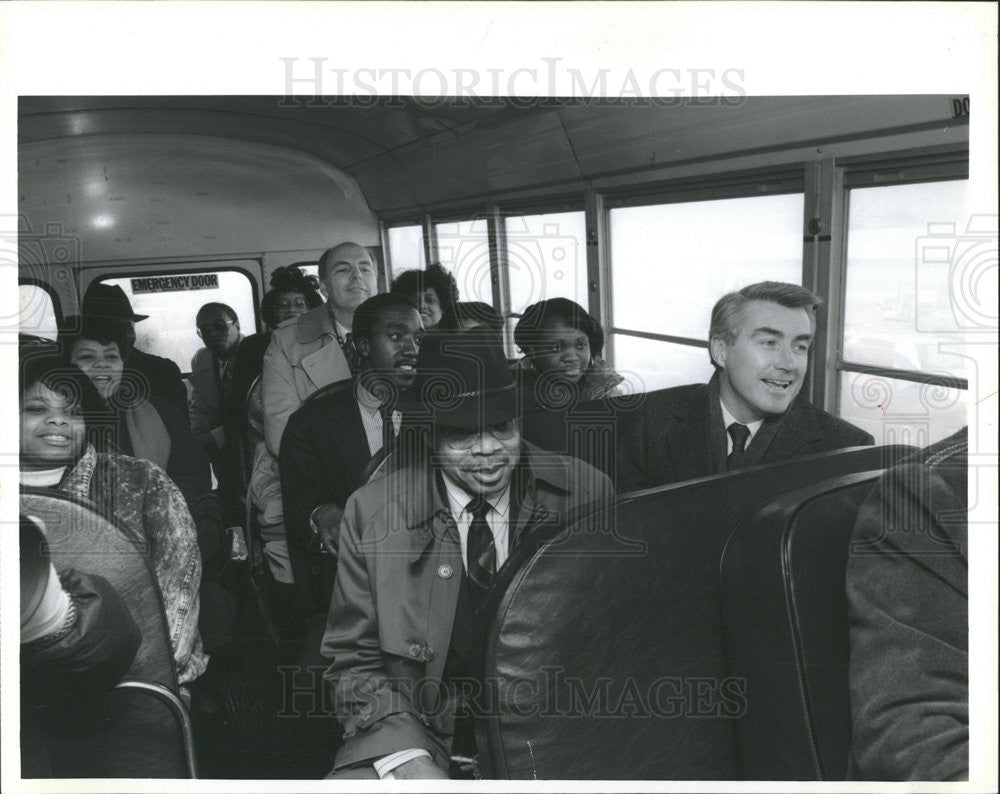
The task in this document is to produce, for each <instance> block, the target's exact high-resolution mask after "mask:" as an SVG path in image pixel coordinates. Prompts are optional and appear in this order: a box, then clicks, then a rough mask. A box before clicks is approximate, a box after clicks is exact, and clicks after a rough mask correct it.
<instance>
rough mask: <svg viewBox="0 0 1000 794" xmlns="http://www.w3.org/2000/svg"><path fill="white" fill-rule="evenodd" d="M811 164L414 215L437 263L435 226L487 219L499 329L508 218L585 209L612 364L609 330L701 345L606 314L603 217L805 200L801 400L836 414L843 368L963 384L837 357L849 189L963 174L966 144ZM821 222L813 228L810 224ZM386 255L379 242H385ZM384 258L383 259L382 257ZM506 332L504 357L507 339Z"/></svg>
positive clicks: (592, 300) (389, 219)
mask: <svg viewBox="0 0 1000 794" xmlns="http://www.w3.org/2000/svg"><path fill="white" fill-rule="evenodd" d="M816 154H817V157H816V158H815V159H813V160H800V161H795V162H789V163H783V164H780V165H775V166H766V167H762V168H751V169H739V168H737V169H733V170H721V171H718V172H715V173H711V174H703V175H698V176H684V177H676V178H673V179H656V180H650V181H645V182H643V181H639V182H632V183H629V184H621V183H618V184H615V181H614V180H613V181H612V182H611V184H607V183H606V179H605V178H601V179H599V180H597V181H596V182H592V183H589V184H587V185H585V186H584V187H583V189H582V190H572V191H566V190H562V191H558V192H553V193H551V194H539V193H538V192H536V191H535V190H532V194H531V195H530V196H524V197H523V198H520V199H519V198H517V196H516V195H515V196H513V197H510V196H506V197H496V198H491V199H490V200H489V201H488V203H487V204H486V205H485V206H484V204H483V203H479V202H477V203H475V204H465V205H461V206H456V205H450V206H446V207H442V208H440V209H435V208H432V207H431V208H427V209H426V211H425V212H424V214H423V215H422V216H421V217H420V222H421V223H422V225H423V230H424V247H425V257H426V261H427V262H436V261H439V260H438V258H437V235H436V231H435V227H436V225H437V224H441V223H454V222H461V221H468V220H480V219H485V220H486V221H487V230H488V234H489V244H490V258H491V269H493V272H492V273H491V275H492V277H493V281H494V283H493V292H494V308H496V309H497V311H498V313H499V314H500V316H501V318H502V320H503V321H504V328H505V329H506V328H507V326H508V325H509V320H510V318H512V317H516V316H518V315H516V314H514V313H512V312H511V311H510V305H509V289H506V290H505V289H504V285H505V284H507V281H506V279H507V278H508V273H507V269H506V257H507V253H508V252H507V250H506V238H505V235H504V230H503V221H504V219H505V218H506V217H509V216H517V215H527V214H538V213H545V212H560V211H562V212H573V211H579V210H580V209H581V207H582V209H583V211H584V212H585V229H586V237H587V239H586V244H587V253H586V255H587V277H588V296H589V305H588V307H587V308H588V311H590V313H591V314H592V315H594V316H595V317H597V318H598V319H599V320H600V321H601V325H602V326H603V328H604V329H605V335H606V343H605V358H606V360H607V361H608V362H609V364H610V365H611V366H614V363H615V356H614V340H615V336H616V335H617V334H622V335H624V336H633V337H637V338H643V339H650V340H652V341H659V342H664V343H668V344H681V345H687V346H690V347H698V348H702V349H707V347H708V341H707V339H694V338H687V337H679V336H672V335H669V334H659V333H654V332H647V331H642V330H640V329H634V328H627V327H621V326H619V325H618V324H616V323H615V321H614V317H613V312H612V296H613V290H614V278H613V273H612V262H611V251H610V226H609V224H610V212H609V210H611V209H617V208H620V207H635V206H650V205H656V204H674V203H695V202H698V201H712V200H721V199H729V198H754V197H760V196H775V195H791V194H795V193H802V194H803V198H804V201H803V218H802V282H801V283H802V284H803V286H805V287H806V288H807V289H811V290H812V291H814V292H815V293H816V294H817V295H819V297H820V298H822V300H823V305H822V306H821V307H820V309H819V311H818V313H817V326H816V338H815V340H814V344H813V349H812V351H811V353H810V373H811V374H810V377H809V378H808V379H807V382H806V384H805V385H804V387H803V392H804V393H805V394H806V396H807V398H808V399H810V400H812V401H813V402H815V403H818V404H821V405H822V407H824V408H825V409H826V410H827V411H829V412H831V413H833V414H834V415H837V413H838V406H839V400H840V380H841V377H840V375H841V373H842V372H859V373H865V374H875V375H883V376H886V377H893V378H898V379H902V380H911V381H914V382H919V383H929V384H936V385H943V386H952V387H957V388H964V389H967V388H968V384H967V382H966V381H964V380H963V379H961V378H951V377H944V376H940V375H933V374H931V373H925V372H918V371H912V370H901V369H893V368H891V367H880V366H872V365H867V364H863V363H861V362H852V361H848V360H845V359H844V358H843V355H842V350H843V339H844V317H845V311H846V303H845V301H846V295H845V285H846V278H847V261H846V260H847V234H848V228H847V219H848V215H847V210H848V196H849V191H850V190H851V189H852V188H855V187H871V186H878V185H890V184H908V183H922V182H934V181H947V180H954V179H968V178H969V148H968V145H967V144H958V145H956V144H942V145H940V146H925V147H919V148H914V149H909V150H905V151H886V152H869V153H865V154H862V155H849V156H837V155H835V154H829V155H824V154H823V152H822V150H817V152H816ZM380 222H381V223H383V224H384V226H385V227H389V226H396V225H415V224H416V222H417V216H416V215H415V214H413V213H412V211H411V212H409V213H407V214H405V215H404V214H399V215H392V214H387V215H385V216H383V217H382V218H380ZM816 222H819V226H818V229H819V230H818V231H816V233H812V232H813V229H811V228H810V227H812V226H813V225H814V224H815V223H816ZM383 250H384V251H386V252H387V250H388V247H387V245H384V246H383ZM386 256H387V254H386ZM509 336H510V334H508V333H505V347H506V349H507V352H508V354H511V353H512V352H513V350H514V348H513V340H512V339H508V338H507V337H509Z"/></svg>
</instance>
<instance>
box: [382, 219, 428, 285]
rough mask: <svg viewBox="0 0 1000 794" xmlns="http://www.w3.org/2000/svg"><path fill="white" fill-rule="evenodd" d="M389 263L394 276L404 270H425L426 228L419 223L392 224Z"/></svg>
mask: <svg viewBox="0 0 1000 794" xmlns="http://www.w3.org/2000/svg"><path fill="white" fill-rule="evenodd" d="M386 231H387V233H388V237H389V265H390V267H391V268H392V271H391V272H392V275H393V277H395V276H398V275H399V274H400V273H402V272H403V271H404V270H423V269H424V266H425V262H424V229H423V227H422V226H420V225H419V224H417V225H415V226H390V227H389V228H388V229H387V230H386Z"/></svg>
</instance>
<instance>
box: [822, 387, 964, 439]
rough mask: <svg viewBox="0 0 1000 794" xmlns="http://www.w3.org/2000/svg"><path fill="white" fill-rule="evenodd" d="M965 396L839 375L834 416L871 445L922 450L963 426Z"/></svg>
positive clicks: (940, 389) (960, 392) (952, 391)
mask: <svg viewBox="0 0 1000 794" xmlns="http://www.w3.org/2000/svg"><path fill="white" fill-rule="evenodd" d="M965 397H966V391H965V390H964V389H949V388H946V387H944V386H932V385H929V384H926V383H914V382H913V381H907V380H898V379H896V378H889V377H886V376H883V375H867V374H863V373H860V372H842V373H840V406H839V411H838V413H839V415H840V416H841V417H842V418H843V419H846V420H847V421H848V422H850V423H851V424H853V425H857V426H858V427H860V428H862V429H863V430H866V431H868V432H869V433H871V434H872V435H873V436H874V437H875V443H876V444H880V445H881V444H911V445H913V446H918V447H925V446H927V445H928V444H933V443H935V442H937V441H940V440H941V439H943V438H947V437H948V436H950V435H951V434H952V433H955V432H956V431H958V430H960V429H961V428H962V427H964V426H965V424H966V421H967V420H966V416H967V414H966V406H965Z"/></svg>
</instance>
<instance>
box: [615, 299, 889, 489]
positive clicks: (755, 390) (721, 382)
mask: <svg viewBox="0 0 1000 794" xmlns="http://www.w3.org/2000/svg"><path fill="white" fill-rule="evenodd" d="M820 303H821V300H820V298H819V297H818V296H816V295H814V294H813V293H812V292H810V291H809V290H807V289H805V288H804V287H800V286H798V285H796V284H786V283H782V282H778V281H762V282H759V283H757V284H751V285H749V286H747V287H744V288H743V289H741V290H739V291H738V292H731V293H729V294H727V295H724V296H723V297H722V298H720V299H719V301H718V302H717V303H716V304H715V307H714V308H713V309H712V320H711V326H710V328H709V343H708V344H709V355H710V356H711V359H712V364H713V366H714V367H715V374H714V375H713V376H712V379H711V380H710V381H709V382H708V383H703V384H692V385H690V386H678V387H676V388H672V389H663V390H661V391H656V392H651V393H649V394H647V395H645V398H644V402H643V404H642V406H641V407H640V408H639V409H638V410H636V411H633V412H629V413H626V414H624V415H623V416H622V418H621V421H620V422H619V424H618V428H617V439H616V447H617V456H618V459H617V463H618V465H617V472H618V491H619V492H620V493H621V492H627V491H635V490H640V489H642V488H652V487H654V486H657V485H666V484H668V483H673V482H680V481H682V480H691V479H696V478H698V477H707V476H709V475H712V474H719V473H722V472H726V471H732V470H734V469H739V468H745V467H747V466H755V465H757V464H761V463H774V462H777V461H781V460H788V459H791V458H797V457H801V456H803V455H810V454H814V453H817V452H825V451H828V450H833V449H840V448H843V447H853V446H864V445H869V444H873V443H874V442H875V440H874V438H872V436H871V435H870V434H868V433H866V432H864V431H863V430H860V429H859V428H857V427H855V426H854V425H851V424H849V423H848V422H845V421H844V420H842V419H838V418H837V417H835V416H832V415H831V414H829V413H827V412H826V411H823V410H821V409H820V408H817V407H816V406H814V405H813V404H812V403H810V402H809V401H808V400H807V399H805V398H804V397H801V396H800V395H799V391H800V390H801V389H802V384H803V382H804V381H805V376H806V371H807V368H808V364H809V350H810V347H811V346H812V341H813V337H814V335H815V332H816V310H817V309H818V308H819V306H820Z"/></svg>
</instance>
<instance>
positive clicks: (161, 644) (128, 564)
mask: <svg viewBox="0 0 1000 794" xmlns="http://www.w3.org/2000/svg"><path fill="white" fill-rule="evenodd" d="M21 512H22V513H23V514H25V515H31V516H35V517H37V518H39V519H41V521H42V522H43V523H44V525H45V535H46V541H47V544H48V555H49V557H50V559H51V560H52V563H53V564H54V565H55V566H56V568H57V569H60V570H61V569H64V568H74V569H76V570H79V571H83V572H86V573H91V574H96V575H98V576H101V577H103V578H104V579H106V580H107V581H108V583H109V584H110V585H111V586H112V587H114V589H115V590H116V591H117V593H118V595H119V596H120V597H121V599H122V601H123V602H124V603H125V604H126V605H127V606H128V608H129V612H131V614H132V618H133V620H134V621H135V623H136V625H137V626H138V627H139V630H140V631H141V632H142V642H141V644H140V646H139V649H138V651H137V652H136V655H135V659H134V660H133V662H132V665H131V667H130V668H129V670H128V673H127V674H126V677H125V680H124V681H123V682H122V683H121V684H119V686H118V687H116V689H115V690H114V691H112V693H111V695H110V696H109V697H108V699H107V702H106V704H105V706H106V709H105V712H104V714H103V715H101V716H100V718H99V720H98V722H97V723H96V724H95V725H93V726H83V727H85V728H90V729H92V730H91V732H90V733H88V734H87V736H88V740H89V741H88V743H87V745H86V746H85V747H83V746H81V747H79V748H77V749H78V751H79V759H77V761H78V764H79V769H78V772H79V773H78V774H76V775H74V776H78V777H166V778H173V777H181V778H183V777H196V774H195V772H196V770H195V760H194V742H193V737H192V734H191V723H190V718H189V714H188V710H187V707H186V706H185V705H184V702H183V701H182V700H181V699H180V697H179V688H178V683H177V672H176V668H175V665H174V658H173V650H172V648H171V645H170V633H169V628H168V626H167V621H166V615H165V613H164V610H163V601H162V597H161V595H160V588H159V585H158V583H157V581H156V575H155V574H154V572H153V570H152V567H151V566H150V564H149V562H148V560H147V559H146V557H145V555H144V554H143V553H142V552H141V550H140V549H139V548H137V547H136V546H135V544H134V543H132V541H131V540H130V539H129V538H128V537H126V536H125V534H124V533H123V532H122V531H121V530H119V529H118V528H117V527H116V526H115V524H114V523H113V522H112V521H110V520H109V519H108V518H107V517H105V516H103V515H101V513H100V512H98V510H97V508H96V507H95V506H94V505H92V504H90V503H89V502H88V501H87V500H85V499H80V498H77V497H73V496H70V495H68V494H64V493H62V492H59V491H54V490H49V489H33V488H23V489H22V491H21Z"/></svg>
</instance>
